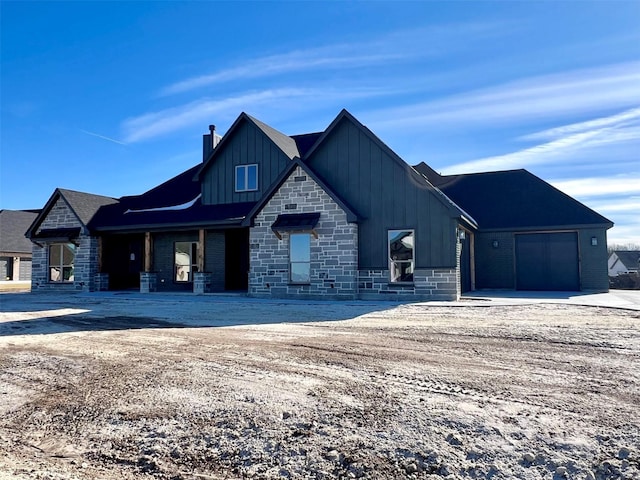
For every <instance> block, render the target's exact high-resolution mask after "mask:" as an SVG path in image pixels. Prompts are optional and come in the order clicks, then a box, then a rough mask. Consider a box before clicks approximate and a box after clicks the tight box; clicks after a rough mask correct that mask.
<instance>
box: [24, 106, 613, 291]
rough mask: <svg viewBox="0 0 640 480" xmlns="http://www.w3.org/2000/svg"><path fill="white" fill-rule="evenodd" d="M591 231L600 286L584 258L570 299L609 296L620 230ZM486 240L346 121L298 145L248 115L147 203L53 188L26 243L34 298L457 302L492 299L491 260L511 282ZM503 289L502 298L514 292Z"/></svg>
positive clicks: (444, 197) (448, 199)
mask: <svg viewBox="0 0 640 480" xmlns="http://www.w3.org/2000/svg"><path fill="white" fill-rule="evenodd" d="M571 201H572V202H575V200H572V199H571ZM575 203H577V202H575ZM572 205H573V204H572ZM580 205H581V204H580ZM582 208H584V209H586V207H584V206H582ZM578 210H580V209H578ZM578 213H579V211H578ZM574 217H576V218H577V217H578V215H577V214H574ZM582 220H584V219H581V221H582ZM591 220H593V219H591ZM596 220H597V222H595V221H592V223H591V224H588V225H585V226H584V230H585V231H587V230H588V231H589V232H591V233H588V234H587V235H592V236H596V237H598V238H599V239H601V243H600V247H601V248H598V246H594V248H595V250H598V251H599V250H600V249H604V255H605V259H604V274H605V277H604V278H605V282H604V287H602V286H600V284H599V283H598V282H595V283H593V284H590V283H588V282H584V281H583V280H582V277H581V275H583V273H582V272H583V271H586V270H588V269H589V268H591V267H589V261H590V260H589V258H591V257H590V256H589V255H585V254H584V252H583V253H582V254H581V255H582V257H581V260H582V263H581V265H582V267H581V268H582V271H581V272H580V273H579V274H578V275H579V277H580V280H579V281H578V283H577V284H567V285H569V286H570V287H572V288H574V287H575V288H576V289H596V290H606V288H607V285H608V283H607V282H606V229H607V228H610V226H611V224H610V222H608V221H607V220H606V219H604V220H602V217H598V218H597V219H596ZM570 221H571V218H568V219H567V222H570ZM567 225H568V223H567V224H566V225H564V226H565V227H566V226H567ZM560 227H562V226H560ZM482 228H483V225H482V224H481V223H479V222H478V221H477V219H476V218H474V215H473V213H471V214H470V212H469V211H468V210H467V209H466V208H465V207H464V206H462V205H460V203H459V202H458V201H456V199H455V198H453V197H452V196H450V195H448V194H446V192H445V191H444V190H443V189H441V188H439V187H438V185H437V182H434V181H432V179H429V178H428V175H425V174H424V172H420V171H419V169H418V168H412V167H410V166H409V165H407V164H406V163H405V162H404V161H403V160H402V159H401V158H399V157H398V156H397V155H396V154H395V153H394V152H393V151H392V150H391V149H389V147H387V146H386V145H385V144H384V143H383V142H381V141H380V139H379V138H378V137H376V136H375V135H374V134H373V133H372V132H371V131H370V130H369V129H367V128H366V127H365V126H363V125H362V124H361V123H360V122H358V120H357V119H355V118H354V117H353V116H352V115H351V114H349V113H348V112H347V111H344V110H343V111H342V112H341V113H340V114H339V115H338V116H337V117H336V119H335V120H334V121H333V122H332V123H331V124H330V125H329V126H328V127H327V128H326V129H325V130H324V131H323V132H318V133H312V134H306V135H298V136H287V135H285V134H282V133H280V132H278V131H277V130H275V129H273V128H271V127H269V126H268V125H266V124H264V123H262V122H260V121H258V120H256V119H254V118H252V117H250V116H249V115H246V114H244V113H243V114H241V115H240V116H239V117H238V119H237V120H236V121H235V123H234V124H233V125H232V126H231V127H230V129H229V131H228V132H227V133H226V135H225V136H224V137H222V138H221V139H220V137H218V136H217V134H216V133H215V131H214V129H213V128H212V129H211V131H210V133H209V134H207V135H204V139H203V162H202V163H201V164H199V165H196V166H194V167H193V168H191V169H189V170H187V171H185V172H184V173H182V174H180V175H178V176H176V177H174V178H172V179H170V180H169V181H167V182H166V183H164V184H162V185H159V186H158V187H156V188H154V189H152V190H150V191H148V192H146V193H144V194H142V195H139V196H135V197H123V198H120V199H112V198H108V197H100V196H95V195H90V194H82V193H79V192H73V191H69V190H61V189H58V190H56V192H54V195H53V196H52V197H51V199H50V200H49V202H48V203H47V205H46V206H45V208H44V209H43V211H42V213H41V214H40V215H39V216H38V218H37V219H36V220H35V221H34V223H33V224H32V225H31V227H30V229H29V231H28V232H27V236H28V237H29V238H30V239H31V240H32V242H33V244H34V247H33V257H34V269H33V272H34V273H33V281H32V289H33V290H36V291H37V290H60V291H65V290H82V291H92V290H105V289H112V290H122V289H136V290H140V291H143V292H153V291H190V292H196V293H207V292H222V291H243V292H247V293H248V294H249V295H250V296H255V297H274V298H302V299H305V298H337V299H355V298H364V299H381V298H384V299H393V300H399V299H403V300H429V299H442V300H455V299H458V298H459V297H460V295H461V292H462V291H465V290H469V289H473V288H474V287H475V288H478V287H479V286H480V287H484V288H495V287H494V286H493V284H492V283H491V282H490V281H488V282H485V280H484V277H483V275H486V272H487V271H488V270H490V268H489V269H488V268H487V267H485V266H483V265H484V263H483V262H485V263H486V262H487V260H486V259H487V258H493V259H492V260H490V263H492V264H493V263H495V264H496V265H498V266H496V267H492V268H495V269H496V270H500V269H502V270H505V271H503V272H498V273H496V275H497V276H500V275H508V272H506V270H509V267H508V266H500V265H501V264H500V263H499V261H498V260H496V258H494V257H495V255H494V256H493V257H492V255H491V254H492V253H494V251H493V250H491V251H489V252H484V251H483V248H484V244H485V243H486V242H493V240H494V238H498V237H497V235H498V232H497V231H483V229H482ZM560 229H562V228H560ZM556 230H558V228H556ZM565 230H566V229H565ZM510 232H511V233H512V234H513V233H514V232H513V229H512V230H511V231H510ZM581 232H582V230H581ZM521 233H524V231H523V232H521ZM547 233H548V232H547ZM486 235H489V236H488V237H486ZM581 235H582V233H580V234H579V235H578V237H577V238H578V242H580V241H582V240H580V238H581ZM485 237H486V238H485ZM500 238H503V237H500ZM530 238H533V237H528V238H527V240H529V239H530ZM555 238H556V237H554V239H555ZM589 239H590V241H591V237H589ZM537 240H538V241H539V243H540V242H542V243H544V242H545V241H546V240H547V239H545V238H542V239H540V238H537ZM511 241H512V243H513V240H511ZM525 243H526V242H525ZM534 243H535V242H534ZM519 244H520V242H519V241H515V245H516V248H520V247H518V245H519ZM523 245H524V243H523ZM538 246H539V245H538ZM534 250H535V248H534ZM595 250H594V251H595ZM523 251H525V252H526V250H523ZM481 252H483V253H481ZM520 255H521V257H522V258H521V261H525V259H526V258H525V257H526V256H527V254H526V253H525V254H520ZM523 255H524V256H523ZM594 258H597V255H596V256H595V257H594ZM505 265H506V264H505ZM596 270H597V269H596ZM512 273H513V272H512ZM540 275H544V273H541V274H540ZM596 276H597V273H596V274H594V278H595V277H596ZM585 278H586V277H585ZM553 281H555V280H554V279H553V278H549V282H550V285H552V286H553ZM483 282H484V283H483ZM507 283H508V282H507ZM507 283H505V284H504V285H505V287H500V286H499V287H497V288H513V285H511V287H510V286H509V285H507ZM479 284H480V285H479ZM485 284H486V287H485ZM516 287H519V285H516Z"/></svg>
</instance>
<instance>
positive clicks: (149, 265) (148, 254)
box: [144, 232, 153, 273]
mask: <svg viewBox="0 0 640 480" xmlns="http://www.w3.org/2000/svg"><path fill="white" fill-rule="evenodd" d="M152 270H153V238H152V237H151V232H144V271H145V272H146V273H150V272H151V271H152Z"/></svg>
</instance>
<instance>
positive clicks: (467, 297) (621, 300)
mask: <svg viewBox="0 0 640 480" xmlns="http://www.w3.org/2000/svg"><path fill="white" fill-rule="evenodd" d="M463 301H467V302H474V303H475V302H476V301H482V302H491V304H492V305H522V304H535V303H559V304H569V305H587V306H591V307H609V308H624V309H627V310H640V290H611V291H609V292H608V293H587V292H521V291H513V290H479V291H476V292H467V293H465V294H464V295H463Z"/></svg>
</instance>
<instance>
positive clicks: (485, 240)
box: [474, 232, 516, 289]
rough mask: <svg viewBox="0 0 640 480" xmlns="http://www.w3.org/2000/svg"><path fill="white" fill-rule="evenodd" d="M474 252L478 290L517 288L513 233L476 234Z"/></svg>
mask: <svg viewBox="0 0 640 480" xmlns="http://www.w3.org/2000/svg"><path fill="white" fill-rule="evenodd" d="M494 241H496V242H498V244H497V245H498V246H497V247H494V246H493V242H494ZM474 250H475V263H476V265H475V267H476V268H475V272H476V288H477V289H483V288H498V289H514V288H515V285H516V280H515V266H514V244H513V232H492V233H476V235H475V244H474Z"/></svg>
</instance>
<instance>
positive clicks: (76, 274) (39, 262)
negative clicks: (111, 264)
mask: <svg viewBox="0 0 640 480" xmlns="http://www.w3.org/2000/svg"><path fill="white" fill-rule="evenodd" d="M55 228H80V229H81V230H80V231H81V233H80V236H79V237H78V238H77V239H74V241H75V242H76V243H77V247H76V258H75V261H74V269H73V282H68V283H63V282H49V244H43V245H44V246H43V247H39V246H38V245H36V244H33V249H32V253H33V255H32V264H31V290H32V291H66V292H68V291H69V290H79V291H85V292H89V291H93V290H94V288H95V285H94V283H95V276H96V273H97V266H98V239H97V237H91V236H89V235H86V234H84V230H85V228H84V225H82V223H81V222H80V220H79V219H78V217H77V216H76V215H75V214H74V213H73V211H72V210H71V208H70V207H69V205H68V204H67V202H66V201H65V200H64V199H63V198H58V201H57V202H56V203H55V205H54V206H53V208H52V209H51V211H50V212H49V214H48V215H47V218H45V219H44V221H43V222H42V224H41V225H40V228H39V230H46V229H55ZM55 243H59V242H55Z"/></svg>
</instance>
